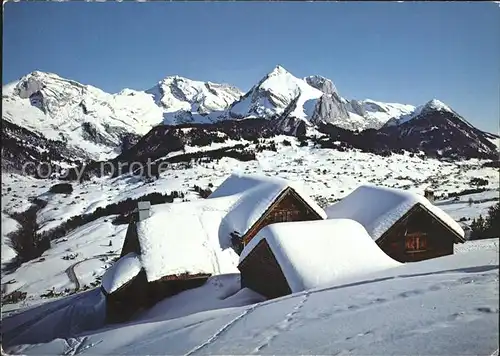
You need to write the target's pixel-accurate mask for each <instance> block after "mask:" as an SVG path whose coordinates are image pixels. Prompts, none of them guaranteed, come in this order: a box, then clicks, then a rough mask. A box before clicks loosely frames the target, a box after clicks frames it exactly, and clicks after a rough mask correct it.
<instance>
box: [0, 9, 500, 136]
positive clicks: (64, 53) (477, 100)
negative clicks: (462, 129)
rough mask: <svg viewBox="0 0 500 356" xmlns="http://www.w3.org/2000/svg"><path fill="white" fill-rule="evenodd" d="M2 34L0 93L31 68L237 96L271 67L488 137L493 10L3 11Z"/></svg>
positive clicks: (497, 36)
mask: <svg viewBox="0 0 500 356" xmlns="http://www.w3.org/2000/svg"><path fill="white" fill-rule="evenodd" d="M3 29H4V31H3V46H4V47H3V56H4V57H3V68H2V69H3V84H6V83H8V82H11V81H13V80H16V79H18V78H20V77H21V76H23V75H25V74H27V73H29V72H31V71H34V70H41V71H48V72H54V73H57V74H59V75H60V76H63V77H66V78H70V79H74V80H77V81H79V82H82V83H84V84H91V85H94V86H97V87H99V88H101V89H103V90H105V91H108V92H117V91H119V90H121V89H123V88H133V89H147V88H150V87H152V86H153V85H154V84H155V83H156V82H158V81H159V80H160V79H162V78H164V77H166V76H168V75H181V76H185V77H188V78H191V79H197V80H204V81H205V80H210V81H213V82H226V83H231V84H234V85H236V86H238V87H239V88H240V89H242V90H247V89H249V88H250V87H251V86H252V85H253V84H255V83H256V82H257V81H258V80H259V79H260V78H261V77H262V76H263V75H265V74H266V73H267V72H269V71H270V70H272V69H273V68H274V67H275V66H276V65H277V64H281V65H282V66H284V67H285V68H286V69H287V70H289V71H290V72H291V73H293V74H294V75H296V76H298V77H303V76H307V75H312V74H320V75H323V76H325V77H328V78H330V79H332V80H333V82H334V83H335V85H336V86H337V88H338V89H339V91H340V94H341V95H342V96H344V97H346V98H348V99H351V98H355V99H364V98H371V99H375V100H380V101H386V102H401V103H408V104H413V105H419V104H423V103H425V102H426V101H428V100H430V99H432V98H438V99H440V100H442V101H444V102H445V103H447V104H448V105H450V106H451V107H452V108H454V109H455V110H456V111H458V112H459V113H461V114H462V115H463V116H464V117H466V118H467V119H469V120H470V121H471V122H472V123H473V124H475V125H477V126H478V127H479V128H482V129H486V130H489V131H493V132H498V131H499V123H498V122H499V120H500V109H499V105H500V104H499V102H500V7H499V5H497V4H494V3H489V2H478V3H471V2H468V3H465V2H463V3H459V2H447V3H445V2H436V3H431V2H428V3H413V2H405V3H396V2H392V3H379V2H351V3H348V2H344V3H338V2H316V3H314V2H245V3H242V2H192V3H190V2H165V3H163V2H162V3H156V2H152V3H134V2H131V3H125V2H123V3H111V2H106V3H85V2H65V3H57V2H47V3H43V2H19V3H12V2H9V3H7V4H6V5H5V7H4V28H3Z"/></svg>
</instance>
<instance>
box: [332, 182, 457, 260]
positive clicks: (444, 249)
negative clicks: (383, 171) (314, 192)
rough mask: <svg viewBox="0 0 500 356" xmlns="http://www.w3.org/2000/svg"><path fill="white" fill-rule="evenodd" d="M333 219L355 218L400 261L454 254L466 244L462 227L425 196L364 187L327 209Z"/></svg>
mask: <svg viewBox="0 0 500 356" xmlns="http://www.w3.org/2000/svg"><path fill="white" fill-rule="evenodd" d="M325 210H326V213H327V215H328V218H329V219H352V220H355V221H357V222H359V223H360V224H361V225H363V227H364V228H365V229H366V231H367V232H368V234H369V235H370V236H371V237H372V239H373V240H374V241H375V242H376V243H377V245H379V246H380V248H381V249H382V250H383V251H384V252H385V253H386V254H387V255H389V256H390V257H392V258H393V259H395V260H397V261H400V262H415V261H421V260H426V259H430V258H435V257H440V256H445V255H451V254H453V250H454V244H455V243H463V242H465V234H464V231H463V230H462V228H461V227H460V225H459V224H458V223H457V222H456V221H455V220H453V218H451V217H450V216H449V215H448V214H446V213H445V212H444V211H443V210H441V209H440V208H438V207H437V206H435V205H433V204H432V203H431V202H430V201H429V200H427V199H426V198H425V197H424V196H422V195H420V194H416V193H412V192H409V191H406V190H402V189H395V188H386V187H380V186H372V185H363V186H360V187H358V188H357V189H355V190H354V191H353V192H352V193H350V194H349V195H347V196H346V197H345V198H343V199H342V200H341V201H339V202H338V203H336V204H334V205H331V206H329V207H327V208H326V209H325Z"/></svg>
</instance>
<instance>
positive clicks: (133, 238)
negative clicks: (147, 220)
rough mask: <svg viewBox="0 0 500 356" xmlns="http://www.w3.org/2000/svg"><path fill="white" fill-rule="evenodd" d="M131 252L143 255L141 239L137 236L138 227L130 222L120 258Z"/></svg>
mask: <svg viewBox="0 0 500 356" xmlns="http://www.w3.org/2000/svg"><path fill="white" fill-rule="evenodd" d="M130 252H135V253H136V254H138V255H139V254H140V253H141V247H140V245H139V237H138V236H137V226H136V223H135V222H130V223H129V224H128V228H127V232H126V234H125V240H123V246H122V252H121V253H120V257H123V256H125V255H126V254H128V253H130Z"/></svg>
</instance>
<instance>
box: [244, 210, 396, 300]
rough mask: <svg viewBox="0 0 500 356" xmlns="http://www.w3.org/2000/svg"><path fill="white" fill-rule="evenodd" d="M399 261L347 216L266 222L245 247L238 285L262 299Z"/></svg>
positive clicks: (385, 266)
mask: <svg viewBox="0 0 500 356" xmlns="http://www.w3.org/2000/svg"><path fill="white" fill-rule="evenodd" d="M398 265H400V263H399V262H397V261H395V260H393V259H392V258H390V257H389V256H387V255H386V254H385V253H384V252H383V251H382V250H381V249H380V248H379V247H378V246H377V244H376V243H375V242H374V241H373V240H372V238H371V237H370V236H369V235H368V233H367V232H366V230H365V228H364V227H363V226H361V224H359V223H358V222H356V221H354V220H349V219H332V220H322V221H305V222H287V223H275V224H271V225H268V226H267V227H265V228H264V229H262V230H261V231H259V233H258V234H257V235H256V236H255V237H254V239H253V240H252V241H251V242H250V243H249V244H248V245H247V246H245V249H244V250H243V253H242V254H241V256H240V263H239V265H238V269H239V270H240V272H241V287H242V288H245V287H246V288H250V289H252V290H254V291H256V292H257V293H259V294H261V295H263V296H265V297H266V298H268V299H273V298H277V297H281V296H284V295H287V294H291V293H297V292H301V291H304V290H308V289H312V288H317V287H321V286H332V285H335V284H339V283H342V281H345V280H352V279H353V278H356V276H362V275H363V274H365V273H372V272H377V271H380V270H383V269H387V268H391V267H395V266H398Z"/></svg>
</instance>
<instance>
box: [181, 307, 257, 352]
mask: <svg viewBox="0 0 500 356" xmlns="http://www.w3.org/2000/svg"><path fill="white" fill-rule="evenodd" d="M260 305H262V303H257V304H254V305H252V306H251V307H250V308H247V309H245V310H244V311H243V313H241V314H240V315H238V316H237V317H236V318H234V319H233V320H231V321H230V322H229V323H227V324H226V325H224V326H223V327H222V328H221V329H219V330H218V331H217V332H216V333H215V334H214V335H213V336H212V337H210V338H209V339H208V340H207V341H205V342H204V343H202V344H200V345H198V346H196V347H194V348H193V349H192V350H191V351H189V352H188V353H186V354H185V355H184V356H190V355H193V354H195V353H196V352H198V351H200V350H201V349H203V348H205V347H207V346H209V345H211V344H213V343H214V342H215V341H217V339H218V338H219V337H220V336H221V335H222V334H224V333H225V332H227V331H228V330H229V329H230V328H232V327H233V326H234V324H236V323H237V322H238V321H240V320H242V319H243V318H245V317H246V316H247V315H248V314H250V313H252V312H253V311H254V310H255V309H257V308H258V307H259V306H260Z"/></svg>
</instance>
